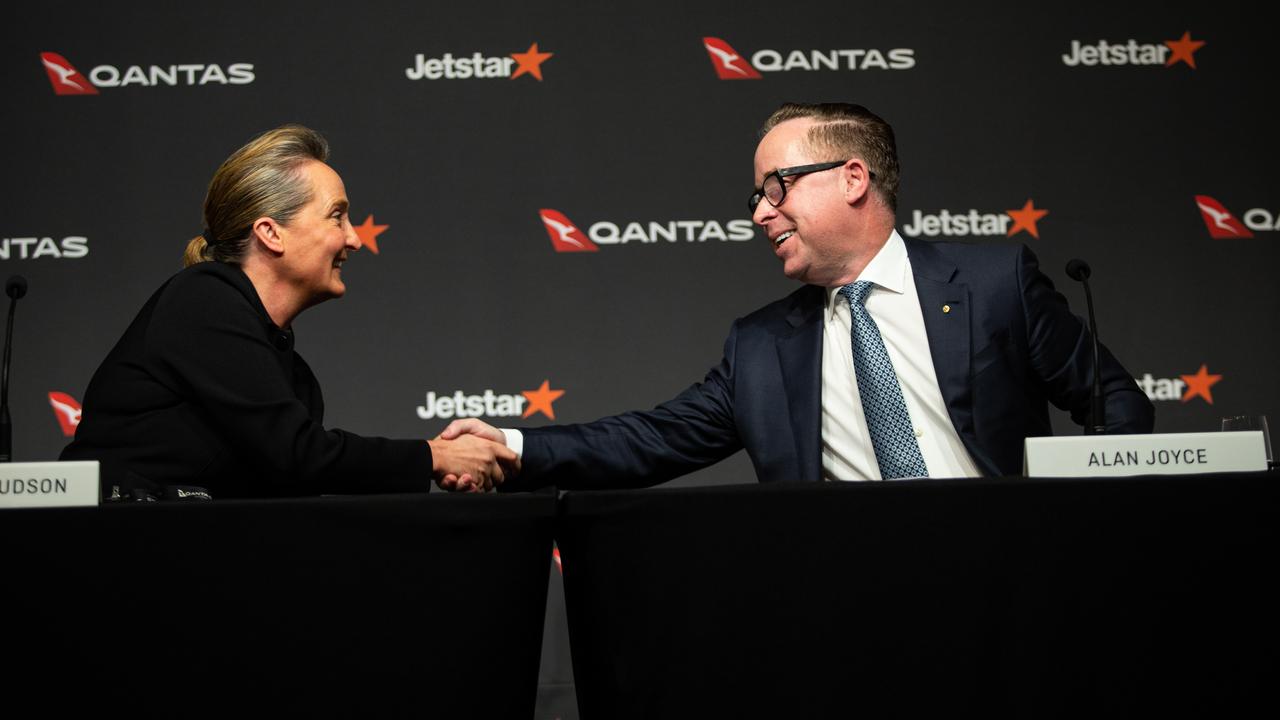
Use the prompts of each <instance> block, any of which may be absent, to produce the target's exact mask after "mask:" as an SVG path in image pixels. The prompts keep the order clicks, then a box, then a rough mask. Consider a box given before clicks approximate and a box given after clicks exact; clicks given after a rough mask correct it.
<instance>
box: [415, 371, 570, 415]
mask: <svg viewBox="0 0 1280 720" xmlns="http://www.w3.org/2000/svg"><path fill="white" fill-rule="evenodd" d="M561 395H564V390H558V389H553V388H552V387H551V381H550V380H543V381H542V385H540V386H538V388H537V389H534V390H522V391H520V393H518V394H516V393H512V394H509V395H507V394H499V393H495V392H494V391H493V390H490V389H486V390H485V391H484V392H483V393H480V394H476V395H470V394H467V393H465V392H463V391H461V390H457V391H455V392H453V393H440V394H437V393H436V392H435V391H434V390H431V391H428V392H427V398H426V402H425V403H423V404H422V405H419V406H418V417H420V418H422V419H423V420H432V419H435V418H439V419H441V420H451V419H453V418H468V417H490V418H503V417H521V418H527V417H530V416H532V415H534V414H535V413H541V414H543V415H545V416H547V418H548V419H550V420H555V419H556V412H555V409H554V408H553V407H552V406H551V404H552V403H554V402H555V401H556V400H558V399H560V396H561Z"/></svg>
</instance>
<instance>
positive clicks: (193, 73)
mask: <svg viewBox="0 0 1280 720" xmlns="http://www.w3.org/2000/svg"><path fill="white" fill-rule="evenodd" d="M40 62H41V63H42V64H43V65H44V69H45V72H47V73H48V74H49V84H50V85H52V86H53V91H54V92H55V93H57V94H58V95H97V94H98V89H99V88H116V87H126V86H128V85H141V86H143V87H158V86H161V85H168V86H169V87H177V86H179V85H187V86H195V85H248V84H249V83H252V82H253V81H254V74H253V64H252V63H231V64H229V65H226V66H222V65H218V64H216V63H209V64H205V63H178V64H172V65H146V66H143V65H129V66H127V67H124V68H120V67H117V66H115V65H96V66H94V67H93V68H92V69H90V70H89V74H88V76H87V77H86V76H85V75H81V74H80V73H79V72H78V71H77V70H76V69H75V67H73V66H72V65H71V63H70V62H68V61H67V59H66V58H64V57H63V56H61V55H59V54H58V53H54V52H42V53H40Z"/></svg>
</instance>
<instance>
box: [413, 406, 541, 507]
mask: <svg viewBox="0 0 1280 720" xmlns="http://www.w3.org/2000/svg"><path fill="white" fill-rule="evenodd" d="M427 444H428V445H430V446H431V464H432V468H431V471H432V476H433V477H435V480H436V484H437V485H439V486H440V487H441V488H442V489H444V490H448V491H450V492H489V491H490V490H493V489H494V488H495V487H497V486H498V485H501V484H502V481H503V480H505V479H506V478H508V477H515V476H516V475H517V474H519V472H520V456H519V455H517V454H516V453H515V452H514V451H512V450H511V449H510V448H508V447H507V444H506V437H505V436H503V434H502V431H501V430H499V429H497V428H495V427H493V426H492V425H489V424H487V423H483V422H481V421H479V420H474V419H468V420H454V421H453V422H451V423H449V427H447V428H445V429H444V432H442V433H440V435H439V436H437V437H436V438H435V439H434V440H428V441H427Z"/></svg>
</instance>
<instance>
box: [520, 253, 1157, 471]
mask: <svg viewBox="0 0 1280 720" xmlns="http://www.w3.org/2000/svg"><path fill="white" fill-rule="evenodd" d="M906 246H907V255H908V257H909V258H910V260H911V269H912V275H913V276H914V277H915V282H916V290H917V292H918V294H919V296H920V307H921V311H922V312H923V314H924V321H925V332H926V334H927V335H928V337H929V350H930V354H931V355H932V356H933V366H934V369H935V371H936V372H937V376H938V385H939V387H940V389H941V390H942V398H943V400H944V401H945V402H946V405H947V410H948V413H949V415H950V417H951V422H952V425H953V426H954V427H955V429H956V432H957V433H958V434H959V436H960V440H961V441H962V442H963V443H964V445H965V448H966V449H967V450H968V451H969V454H970V456H971V457H972V458H973V460H974V462H975V463H976V464H977V466H978V468H979V469H980V470H981V471H982V472H983V473H984V474H985V475H1019V474H1021V472H1022V451H1023V440H1024V439H1025V438H1027V437H1031V436H1039V435H1051V434H1052V427H1051V426H1050V422H1049V412H1048V403H1050V402H1051V403H1053V404H1054V405H1056V406H1057V407H1059V408H1061V409H1063V410H1068V411H1070V413H1071V417H1072V419H1073V420H1075V421H1076V422H1077V423H1081V424H1083V423H1084V422H1086V421H1087V418H1088V414H1089V409H1090V397H1091V394H1090V393H1091V388H1092V382H1093V374H1092V370H1091V368H1092V365H1093V360H1092V349H1091V345H1090V336H1089V332H1088V329H1087V328H1086V327H1085V326H1084V324H1083V323H1082V322H1081V321H1080V319H1079V318H1077V317H1076V316H1074V315H1072V314H1071V312H1070V310H1069V309H1068V307H1067V302H1066V299H1065V298H1064V297H1063V296H1062V295H1061V294H1059V293H1058V292H1057V291H1055V290H1054V288H1053V283H1052V282H1050V280H1049V279H1048V278H1047V277H1045V275H1044V274H1043V273H1041V272H1040V270H1039V267H1038V265H1037V262H1036V258H1035V255H1034V254H1032V252H1031V250H1029V249H1028V248H1027V247H1026V246H1024V245H1019V246H1011V245H969V244H964V243H947V242H925V241H920V240H912V239H906ZM824 296H825V291H824V290H823V288H820V287H816V286H806V287H803V288H801V289H799V290H797V291H796V292H794V293H792V294H791V295H789V296H788V297H786V298H783V299H782V300H779V301H777V302H774V303H772V304H770V305H767V306H765V307H763V308H761V309H760V310H757V311H756V312H754V313H752V314H750V315H748V316H746V317H744V318H741V319H739V320H737V321H736V322H734V324H733V327H732V328H731V329H730V331H729V339H728V340H727V341H726V342H725V347H724V359H723V360H721V361H720V364H719V365H717V366H716V367H714V368H712V369H711V371H710V372H709V373H708V374H707V376H706V378H705V379H704V380H703V381H702V382H701V383H699V384H697V385H693V386H692V387H690V388H689V389H688V390H685V391H684V392H683V393H681V394H680V395H679V396H678V397H676V398H675V399H674V400H671V401H669V402H666V403H663V404H661V405H659V406H658V407H656V408H654V409H653V410H650V411H647V412H629V413H624V414H622V415H616V416H613V417H607V418H603V419H601V420H597V421H595V422H592V423H586V424H581V425H562V426H552V427H546V428H538V429H533V430H525V431H523V433H524V451H523V456H522V466H523V467H522V470H521V475H520V477H519V478H518V479H517V480H516V481H515V482H510V481H509V482H508V483H506V484H504V486H503V487H504V488H505V489H508V490H515V489H520V488H525V487H531V486H537V485H542V484H548V483H554V484H555V485H557V486H559V487H563V488H569V489H574V488H594V487H628V486H639V485H652V484H656V483H659V482H663V481H665V480H668V479H670V478H673V477H676V476H678V475H682V474H684V473H687V472H691V471H693V470H697V469H699V468H702V467H705V466H707V465H710V464H711V463H714V462H716V461H718V460H721V459H723V458H725V457H727V456H729V455H730V454H732V453H734V452H736V451H737V450H739V449H741V448H744V447H745V448H746V450H747V453H748V454H749V455H750V456H751V462H752V463H753V464H754V466H755V469H756V474H757V477H758V479H759V480H760V481H761V482H769V481H774V480H819V479H821V477H822V445H821V442H822V437H821V435H822V431H821V412H822V408H821V403H822V311H823V308H824ZM944 305H946V306H948V308H949V309H948V311H947V312H943V311H942V307H943V306H944ZM1102 384H1103V391H1104V393H1106V413H1107V426H1108V429H1109V430H1110V431H1111V432H1113V433H1148V432H1151V430H1152V426H1153V424H1154V410H1153V408H1152V405H1151V402H1150V400H1148V399H1147V397H1146V395H1145V394H1144V393H1143V392H1142V391H1141V389H1139V388H1138V386H1137V384H1136V383H1135V382H1134V380H1133V377H1132V376H1131V375H1130V374H1129V373H1128V372H1127V371H1126V370H1125V369H1124V368H1123V367H1122V366H1121V365H1120V363H1119V362H1118V361H1117V360H1116V359H1115V357H1113V356H1112V355H1111V353H1110V352H1108V351H1107V350H1106V349H1105V348H1104V349H1103V351H1102ZM508 486H509V487H508Z"/></svg>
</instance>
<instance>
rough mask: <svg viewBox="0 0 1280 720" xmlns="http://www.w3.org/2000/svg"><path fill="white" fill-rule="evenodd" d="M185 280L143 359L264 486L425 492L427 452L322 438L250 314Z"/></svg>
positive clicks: (215, 282)
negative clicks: (380, 486)
mask: <svg viewBox="0 0 1280 720" xmlns="http://www.w3.org/2000/svg"><path fill="white" fill-rule="evenodd" d="M191 280H192V281H193V282H192V284H193V285H194V287H189V288H187V289H186V290H187V291H184V292H175V293H173V296H172V297H171V298H170V300H171V301H170V302H163V303H159V304H158V305H157V308H156V311H155V315H154V316H153V318H152V322H151V325H150V327H149V329H148V332H147V336H146V339H145V343H146V354H147V356H149V357H150V358H152V359H153V362H154V363H155V365H156V367H157V371H158V374H159V375H160V377H161V378H162V379H163V381H164V382H166V383H169V384H171V385H172V386H173V388H174V389H175V390H176V391H177V392H178V393H179V394H180V395H182V396H184V397H188V398H191V399H192V402H193V403H194V404H195V405H197V406H198V407H199V408H200V409H201V410H202V411H203V413H202V414H203V415H204V417H206V418H207V419H208V423H209V427H210V429H211V431H212V432H217V433H220V434H222V435H223V436H224V438H225V440H226V442H227V444H229V445H230V446H232V447H235V448H237V449H239V450H240V451H242V452H243V454H244V455H245V457H246V458H248V459H249V460H250V461H251V462H253V464H254V465H255V466H258V467H261V468H262V475H263V477H271V478H278V479H280V481H281V482H296V483H299V484H301V485H302V486H303V487H302V488H299V489H300V490H302V491H304V492H306V491H310V492H315V491H319V490H329V491H334V490H342V491H349V492H360V491H366V490H373V489H375V488H373V487H371V486H367V485H366V483H375V484H376V483H379V482H382V481H391V482H392V483H394V484H402V483H404V482H406V481H412V480H417V481H419V482H420V483H421V486H422V488H426V487H427V486H428V485H429V482H430V478H431V466H432V461H431V450H430V446H428V445H427V443H426V442H424V441H416V440H389V439H386V438H366V437H361V436H358V435H353V434H351V433H347V432H344V431H341V430H325V429H324V427H322V426H321V425H320V423H319V422H318V420H317V419H315V418H312V417H311V415H310V413H309V411H308V409H307V407H306V406H305V405H304V404H303V403H302V402H301V401H300V400H299V399H298V397H297V396H296V395H295V393H294V389H293V386H292V384H291V382H290V381H289V378H288V377H287V376H286V375H285V373H284V370H283V369H282V368H281V365H280V362H279V360H278V357H277V356H278V354H279V353H280V352H281V350H278V349H276V348H275V347H273V346H272V345H271V343H270V342H269V341H268V337H267V333H266V331H265V329H264V327H263V319H262V318H261V317H260V316H259V315H258V313H257V312H256V311H255V310H254V308H253V307H252V306H251V305H250V304H249V303H248V302H247V301H245V300H244V299H243V298H242V297H240V296H239V295H238V294H236V293H235V292H234V291H233V290H232V289H230V288H227V287H225V286H223V283H225V281H224V280H222V279H220V278H217V277H213V276H207V275H206V276H197V277H193V278H191ZM289 352H292V351H291V350H290V351H289ZM390 476H394V477H390Z"/></svg>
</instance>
